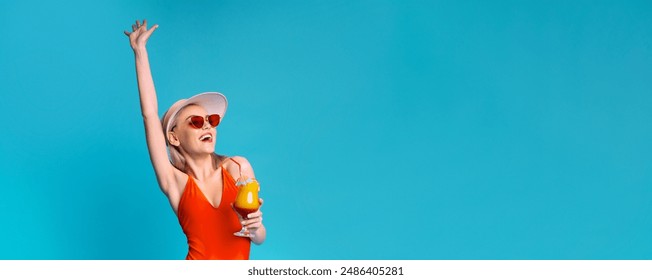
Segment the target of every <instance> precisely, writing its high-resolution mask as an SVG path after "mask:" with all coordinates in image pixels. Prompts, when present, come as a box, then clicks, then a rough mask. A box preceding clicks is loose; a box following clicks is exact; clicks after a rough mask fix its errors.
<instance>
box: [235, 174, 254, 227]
mask: <svg viewBox="0 0 652 280" xmlns="http://www.w3.org/2000/svg"><path fill="white" fill-rule="evenodd" d="M236 185H237V186H238V194H237V195H236V197H235V203H233V208H234V209H235V211H236V212H238V214H240V216H241V217H242V219H245V220H246V219H247V215H249V214H250V213H253V212H256V211H258V208H260V201H258V191H259V190H260V185H258V181H256V180H255V179H246V178H245V179H243V180H238V182H237V183H236ZM234 234H235V235H237V236H242V237H252V236H253V234H251V233H249V232H247V229H246V228H245V227H244V226H243V227H242V230H240V231H239V232H236V233H234Z"/></svg>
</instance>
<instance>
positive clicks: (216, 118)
mask: <svg viewBox="0 0 652 280" xmlns="http://www.w3.org/2000/svg"><path fill="white" fill-rule="evenodd" d="M208 123H209V124H211V126H212V127H216V126H217V125H218V124H220V115H218V114H213V115H210V116H208Z"/></svg>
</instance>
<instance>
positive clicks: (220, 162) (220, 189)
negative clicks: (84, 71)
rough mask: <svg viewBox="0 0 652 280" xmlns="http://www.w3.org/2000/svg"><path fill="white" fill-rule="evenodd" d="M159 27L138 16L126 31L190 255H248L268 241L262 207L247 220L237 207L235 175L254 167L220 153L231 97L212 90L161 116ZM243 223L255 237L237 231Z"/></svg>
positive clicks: (164, 182) (153, 156)
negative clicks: (151, 45)
mask: <svg viewBox="0 0 652 280" xmlns="http://www.w3.org/2000/svg"><path fill="white" fill-rule="evenodd" d="M157 28H158V25H154V26H153V27H152V28H150V29H147V21H146V20H143V22H142V23H140V22H139V21H136V24H134V25H132V32H127V31H125V35H127V36H128V37H129V42H130V44H131V48H132V49H133V51H134V55H135V59H136V75H137V78H138V91H139V93H140V107H141V110H142V115H143V120H144V122H145V135H146V138H147V148H148V150H149V156H150V160H151V161H152V165H153V167H154V171H155V173H156V179H157V181H158V184H159V186H160V187H161V190H162V191H163V193H164V194H165V196H166V197H167V198H168V200H169V202H170V205H171V206H172V210H174V213H175V214H176V215H177V217H178V218H179V224H180V225H181V228H182V229H183V232H184V233H185V235H186V237H187V239H188V255H187V256H186V259H249V249H250V243H251V242H254V243H255V244H261V243H263V242H264V241H265V237H266V230H265V226H264V225H263V224H262V220H263V218H262V212H260V209H259V210H258V211H256V212H254V213H251V214H249V215H248V218H247V219H243V218H242V217H240V215H238V214H236V212H235V211H234V210H233V208H232V207H233V202H234V200H235V195H236V193H237V187H236V185H235V179H234V177H233V176H232V175H231V174H233V175H235V176H237V177H236V178H238V177H240V178H241V177H247V178H255V176H254V170H253V168H252V167H251V165H250V164H249V162H248V161H247V159H246V158H244V157H239V156H235V157H226V156H220V155H217V154H216V153H215V138H216V136H217V130H216V127H217V125H218V124H219V122H220V120H221V119H222V118H223V117H224V113H225V112H226V107H227V101H226V98H225V97H224V95H222V94H220V93H216V92H212V93H203V94H198V95H195V96H193V97H191V98H188V99H182V100H179V101H177V102H176V103H174V104H173V105H172V106H171V107H170V109H168V111H167V112H166V113H165V114H164V116H163V119H162V121H159V118H158V104H157V100H156V90H155V89H154V81H153V79H152V73H151V71H150V67H149V59H148V56H147V50H146V48H145V45H146V43H147V40H148V39H149V37H150V36H151V35H152V33H153V32H154V30H156V29H157ZM166 146H167V148H166ZM168 149H169V158H168ZM260 203H261V205H262V199H261V200H260ZM243 226H244V227H245V228H246V229H247V230H248V231H249V232H250V233H252V234H253V236H252V237H238V236H234V235H233V233H235V232H237V231H239V230H240V229H241V228H242V227H243Z"/></svg>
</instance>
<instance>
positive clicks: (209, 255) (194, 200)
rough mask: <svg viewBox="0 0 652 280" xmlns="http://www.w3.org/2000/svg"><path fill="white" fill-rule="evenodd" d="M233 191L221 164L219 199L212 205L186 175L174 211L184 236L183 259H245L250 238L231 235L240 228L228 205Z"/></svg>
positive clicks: (234, 189) (232, 196)
mask: <svg viewBox="0 0 652 280" xmlns="http://www.w3.org/2000/svg"><path fill="white" fill-rule="evenodd" d="M237 193H238V187H236V185H235V180H234V179H233V177H232V176H231V174H229V172H228V171H226V169H224V167H222V200H221V201H220V205H219V206H218V207H217V208H215V207H213V205H211V203H210V202H209V201H208V199H206V196H204V193H202V191H201V190H200V189H199V187H197V184H196V183H195V180H194V179H193V178H192V176H188V182H187V183H186V188H185V189H184V191H183V194H182V195H181V200H180V201H179V209H178V211H177V212H178V217H179V224H180V225H181V228H182V229H183V233H185V234H186V237H187V238H188V255H187V256H186V259H187V260H197V259H204V260H209V259H222V260H248V259H249V248H250V244H251V243H250V239H249V238H244V237H238V236H235V235H233V233H234V232H237V231H240V229H241V228H242V226H241V225H240V221H239V220H238V216H237V215H236V213H235V211H234V210H233V208H231V203H233V202H234V201H235V196H236V194H237Z"/></svg>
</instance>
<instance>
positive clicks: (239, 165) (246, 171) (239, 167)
mask: <svg viewBox="0 0 652 280" xmlns="http://www.w3.org/2000/svg"><path fill="white" fill-rule="evenodd" d="M222 162H223V164H222V167H223V168H225V169H226V170H227V171H228V172H229V173H231V174H233V175H236V174H240V173H242V175H246V176H247V177H250V178H254V177H255V176H254V172H253V167H251V163H249V160H247V158H245V157H243V156H230V157H225V158H224V160H223V161H222Z"/></svg>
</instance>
